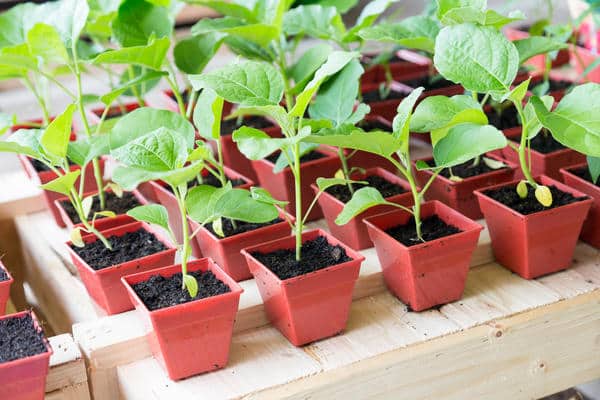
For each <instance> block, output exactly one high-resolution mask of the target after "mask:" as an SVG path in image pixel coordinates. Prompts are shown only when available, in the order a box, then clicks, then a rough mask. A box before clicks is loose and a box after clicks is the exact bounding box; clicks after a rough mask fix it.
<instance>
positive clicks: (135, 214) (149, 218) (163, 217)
mask: <svg viewBox="0 0 600 400" xmlns="http://www.w3.org/2000/svg"><path fill="white" fill-rule="evenodd" d="M127 215H129V216H130V217H131V218H134V219H135V220H137V221H143V222H147V223H149V224H154V225H158V226H160V227H161V228H164V229H165V230H167V231H168V230H170V228H169V214H168V213H167V209H166V208H165V207H164V206H162V205H160V204H147V205H144V206H138V207H135V208H132V209H131V210H129V211H127Z"/></svg>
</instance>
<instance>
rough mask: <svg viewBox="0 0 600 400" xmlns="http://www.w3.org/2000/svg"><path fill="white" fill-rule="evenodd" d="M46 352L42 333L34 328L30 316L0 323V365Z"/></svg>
mask: <svg viewBox="0 0 600 400" xmlns="http://www.w3.org/2000/svg"><path fill="white" fill-rule="evenodd" d="M46 351H48V349H47V348H46V343H45V342H44V332H43V331H42V329H41V328H36V327H35V325H34V324H33V318H31V315H29V314H26V315H24V316H22V317H13V318H7V319H4V320H2V321H0V364H2V363H6V362H9V361H14V360H19V359H21V358H26V357H31V356H35V355H36V354H42V353H45V352H46Z"/></svg>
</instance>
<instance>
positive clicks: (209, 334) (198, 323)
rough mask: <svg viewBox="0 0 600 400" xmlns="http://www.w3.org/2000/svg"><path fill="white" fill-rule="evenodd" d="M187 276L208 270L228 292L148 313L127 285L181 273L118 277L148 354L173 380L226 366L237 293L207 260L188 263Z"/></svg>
mask: <svg viewBox="0 0 600 400" xmlns="http://www.w3.org/2000/svg"><path fill="white" fill-rule="evenodd" d="M188 271H190V272H193V271H212V273H213V274H215V276H216V277H217V278H218V279H220V280H221V281H223V282H224V283H225V284H226V285H227V286H229V288H230V289H231V291H230V292H228V293H223V294H220V295H218V296H213V297H208V298H205V299H201V300H196V301H192V302H189V303H185V304H179V305H176V306H172V307H168V308H162V309H159V310H154V311H150V310H148V308H147V307H146V306H145V305H144V303H143V302H142V301H141V300H140V298H139V297H138V296H137V294H136V293H135V291H134V290H133V289H132V288H131V285H134V284H136V283H139V282H143V281H146V280H148V279H149V278H150V277H151V276H153V275H161V276H163V277H170V276H172V275H174V274H176V273H178V272H181V265H172V266H169V267H166V268H161V269H155V270H152V271H147V272H143V273H139V274H135V275H129V276H126V277H124V278H122V281H123V284H124V285H125V286H124V287H125V288H126V290H127V293H128V295H129V297H130V299H131V302H132V303H133V304H135V308H136V310H138V311H139V312H140V315H141V316H142V318H143V320H144V323H145V324H146V325H147V326H148V327H151V328H152V329H151V330H150V334H149V335H148V336H147V337H148V342H149V343H150V348H151V350H152V354H153V355H154V357H155V358H156V359H157V360H158V362H159V363H160V364H161V366H162V367H163V368H164V369H166V370H167V373H168V374H169V378H171V379H173V380H179V379H184V378H187V377H190V376H193V375H197V374H200V373H203V372H208V371H213V370H216V369H219V368H223V367H224V366H225V365H226V364H227V360H228V358H229V346H230V344H231V335H232V332H233V323H234V321H235V315H236V313H237V310H238V304H239V300H240V294H242V292H243V290H242V288H241V287H240V285H238V284H237V283H236V282H235V281H234V280H233V279H231V278H230V277H229V276H228V275H227V274H226V273H225V272H223V270H221V268H219V267H218V266H217V265H216V264H215V263H214V262H213V261H212V260H211V259H209V258H203V259H201V260H194V261H190V262H189V263H188Z"/></svg>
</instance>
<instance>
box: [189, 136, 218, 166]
mask: <svg viewBox="0 0 600 400" xmlns="http://www.w3.org/2000/svg"><path fill="white" fill-rule="evenodd" d="M196 144H197V145H198V146H197V147H196V148H195V149H194V150H192V152H191V153H190V154H188V158H187V160H188V162H192V161H199V160H201V161H207V160H209V161H210V162H211V163H212V162H213V161H214V156H213V153H212V149H211V148H210V147H209V144H208V143H206V142H203V141H201V140H198V141H197V142H196Z"/></svg>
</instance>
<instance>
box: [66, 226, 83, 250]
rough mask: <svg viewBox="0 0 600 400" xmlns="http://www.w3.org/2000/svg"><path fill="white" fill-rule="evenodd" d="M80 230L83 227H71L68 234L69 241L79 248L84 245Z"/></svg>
mask: <svg viewBox="0 0 600 400" xmlns="http://www.w3.org/2000/svg"><path fill="white" fill-rule="evenodd" d="M82 230H83V228H81V227H76V228H73V230H71V233H70V234H69V239H70V240H71V243H73V245H74V246H76V247H79V248H82V247H84V246H85V243H84V241H83V238H82V237H81V231H82Z"/></svg>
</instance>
